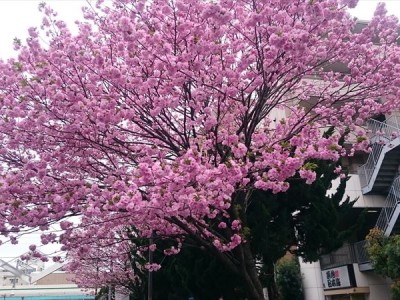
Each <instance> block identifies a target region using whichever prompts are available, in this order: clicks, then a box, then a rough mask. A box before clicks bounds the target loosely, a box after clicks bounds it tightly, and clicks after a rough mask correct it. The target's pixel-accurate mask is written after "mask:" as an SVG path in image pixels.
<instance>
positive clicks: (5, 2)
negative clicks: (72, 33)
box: [0, 0, 400, 261]
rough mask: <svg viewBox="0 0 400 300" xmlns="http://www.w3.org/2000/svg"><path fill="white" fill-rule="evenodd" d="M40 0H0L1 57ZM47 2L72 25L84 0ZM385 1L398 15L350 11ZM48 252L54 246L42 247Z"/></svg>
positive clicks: (3, 253)
mask: <svg viewBox="0 0 400 300" xmlns="http://www.w3.org/2000/svg"><path fill="white" fill-rule="evenodd" d="M40 2H43V0H0V58H2V59H7V58H9V57H12V56H14V55H15V54H14V51H13V46H12V42H13V39H14V38H15V37H17V38H20V39H21V40H24V39H25V38H26V37H27V33H26V32H27V29H28V28H29V27H31V26H37V27H39V26H40V24H41V19H42V15H41V14H40V13H39V12H38V10H37V7H38V5H39V3H40ZM46 2H47V3H49V4H51V6H52V7H53V8H54V9H55V10H56V11H57V12H58V13H59V18H60V19H62V20H64V21H66V22H67V24H68V25H69V26H70V27H75V24H74V21H75V20H77V19H81V18H82V13H81V7H82V6H83V5H85V4H86V0H47V1H46ZM378 2H385V3H386V8H387V10H388V11H389V13H390V14H394V15H396V16H397V17H399V18H400V0H386V1H379V0H359V4H358V6H357V8H355V9H352V10H351V11H350V12H351V13H352V14H353V15H354V16H356V17H357V18H359V19H361V20H369V19H371V17H372V15H373V12H374V9H375V7H376V4H377V3H378ZM38 240H39V234H33V235H31V236H30V237H28V238H24V239H22V240H21V242H20V244H19V245H18V246H12V245H8V244H5V245H0V258H1V257H2V258H4V259H5V260H7V261H8V260H11V258H14V257H18V256H20V255H21V254H23V253H24V252H26V250H27V249H28V247H29V245H30V244H32V243H34V242H35V241H38ZM41 250H42V251H43V252H45V253H46V252H47V253H51V252H53V251H54V250H55V247H51V246H50V247H47V248H42V249H41Z"/></svg>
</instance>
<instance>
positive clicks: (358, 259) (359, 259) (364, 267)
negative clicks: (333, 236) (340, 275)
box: [319, 241, 373, 271]
mask: <svg viewBox="0 0 400 300" xmlns="http://www.w3.org/2000/svg"><path fill="white" fill-rule="evenodd" d="M366 243H367V242H366V241H359V242H356V243H349V244H344V245H343V246H342V247H340V248H339V249H337V250H336V251H334V252H331V253H329V254H325V255H322V256H321V257H320V260H319V262H320V265H321V269H322V270H326V269H332V268H335V267H339V266H344V265H349V264H355V263H356V264H358V267H359V270H360V271H369V270H372V269H373V265H372V264H371V261H370V260H369V258H368V255H367V251H366V248H365V246H366Z"/></svg>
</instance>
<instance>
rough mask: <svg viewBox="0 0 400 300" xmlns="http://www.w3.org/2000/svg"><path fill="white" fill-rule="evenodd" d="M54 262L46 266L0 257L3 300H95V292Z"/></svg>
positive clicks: (39, 262) (34, 261) (0, 285)
mask: <svg viewBox="0 0 400 300" xmlns="http://www.w3.org/2000/svg"><path fill="white" fill-rule="evenodd" d="M64 265H65V264H61V263H55V264H53V265H52V266H50V267H48V268H45V266H44V264H43V262H41V261H40V260H33V261H30V262H29V264H27V263H25V262H21V261H20V260H16V261H13V262H5V261H4V260H1V259H0V298H3V299H4V300H6V299H8V300H24V299H26V300H92V299H94V293H93V292H91V291H86V290H82V289H80V288H79V287H78V286H77V285H76V284H74V283H73V282H71V278H72V274H69V273H68V272H66V271H65V270H64Z"/></svg>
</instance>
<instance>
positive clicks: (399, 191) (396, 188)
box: [376, 176, 400, 235]
mask: <svg viewBox="0 0 400 300" xmlns="http://www.w3.org/2000/svg"><path fill="white" fill-rule="evenodd" d="M399 204H400V176H397V177H396V178H395V180H394V181H393V184H392V186H391V187H390V191H389V195H388V196H387V198H386V201H385V206H384V207H382V210H381V213H380V214H379V217H378V220H377V221H376V227H377V228H379V229H380V230H382V231H383V232H384V233H385V235H390V232H391V231H392V229H393V226H394V223H395V222H396V220H397V217H398V216H397V214H398V213H396V214H395V212H396V209H397V211H398V205H399Z"/></svg>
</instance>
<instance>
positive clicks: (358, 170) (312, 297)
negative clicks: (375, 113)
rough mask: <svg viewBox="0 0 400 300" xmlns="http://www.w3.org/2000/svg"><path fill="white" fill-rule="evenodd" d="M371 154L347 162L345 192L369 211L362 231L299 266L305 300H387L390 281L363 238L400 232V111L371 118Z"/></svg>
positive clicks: (369, 123)
mask: <svg viewBox="0 0 400 300" xmlns="http://www.w3.org/2000/svg"><path fill="white" fill-rule="evenodd" d="M367 126H368V128H369V131H370V138H371V148H372V151H371V152H370V153H369V154H368V155H365V154H359V155H356V156H354V157H353V158H350V159H349V160H348V161H346V162H345V163H346V164H347V168H348V170H349V172H350V176H351V178H350V180H349V181H348V183H347V189H346V194H347V195H348V196H350V198H351V199H357V202H356V203H355V205H354V209H356V210H359V211H360V213H361V210H364V209H367V218H366V222H365V225H364V227H363V228H362V229H361V230H360V232H359V233H358V235H355V236H354V240H353V241H349V242H348V243H346V244H345V245H343V247H341V248H340V249H338V250H337V251H335V252H333V253H330V254H328V255H323V256H322V257H321V258H320V260H319V261H318V262H316V263H312V264H307V263H303V262H301V272H302V276H303V284H304V292H305V299H306V300H389V299H390V280H389V279H387V278H383V277H381V276H379V275H377V274H376V273H375V272H374V267H373V265H372V264H371V262H370V261H369V259H368V256H367V254H366V251H365V245H366V242H365V240H364V238H365V235H366V234H367V233H368V231H369V230H370V229H371V228H374V227H377V228H379V229H380V230H382V231H383V232H384V234H385V235H386V236H389V235H391V234H393V233H398V232H400V226H399V225H400V221H399V214H400V172H399V171H400V168H399V167H400V137H399V134H400V113H399V114H393V115H391V116H386V117H381V118H378V119H373V120H369V121H368V122H367Z"/></svg>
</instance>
